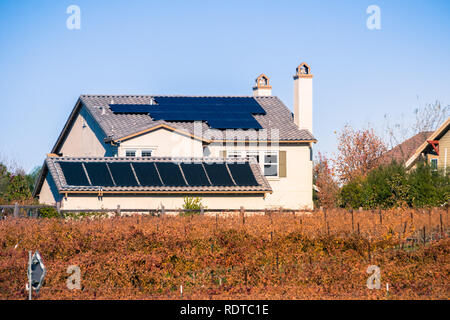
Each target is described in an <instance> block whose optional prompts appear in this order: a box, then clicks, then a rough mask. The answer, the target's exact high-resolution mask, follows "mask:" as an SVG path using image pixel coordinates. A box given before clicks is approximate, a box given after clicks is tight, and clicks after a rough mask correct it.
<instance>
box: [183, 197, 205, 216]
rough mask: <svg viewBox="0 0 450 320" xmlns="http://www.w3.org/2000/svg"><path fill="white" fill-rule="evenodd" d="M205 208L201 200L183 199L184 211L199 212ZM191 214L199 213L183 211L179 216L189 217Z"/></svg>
mask: <svg viewBox="0 0 450 320" xmlns="http://www.w3.org/2000/svg"><path fill="white" fill-rule="evenodd" d="M201 208H206V207H204V206H203V205H202V198H199V197H184V203H183V209H184V210H201ZM193 214H200V211H184V212H182V213H181V214H180V215H184V216H189V215H193Z"/></svg>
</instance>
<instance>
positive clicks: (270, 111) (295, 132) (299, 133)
mask: <svg viewBox="0 0 450 320" xmlns="http://www.w3.org/2000/svg"><path fill="white" fill-rule="evenodd" d="M155 97H193V98H205V97H212V96H154V95H81V96H80V98H79V100H78V101H77V104H76V105H75V108H74V110H73V111H72V113H71V115H70V117H69V119H68V121H67V123H66V125H65V127H64V129H63V132H61V135H60V137H59V138H58V141H57V142H56V144H55V146H54V148H53V150H52V153H57V152H58V149H59V147H60V145H61V143H62V141H63V140H64V137H65V135H67V131H68V129H69V128H70V123H71V122H73V121H74V118H75V116H76V115H77V114H78V112H79V111H80V108H81V107H83V106H84V107H85V108H86V110H87V111H88V113H89V114H90V115H91V116H92V118H93V119H94V120H95V121H96V122H97V124H98V125H99V127H100V128H101V130H102V131H103V132H104V133H105V139H106V140H107V141H114V142H117V141H122V140H126V139H129V138H130V137H134V136H136V135H139V134H143V133H145V132H148V131H151V130H152V129H154V128H156V127H158V126H160V127H165V128H167V129H170V130H174V131H177V132H180V133H184V134H186V135H188V136H191V137H193V138H200V139H202V140H204V141H206V142H211V141H212V140H214V141H216V142H223V141H226V140H227V139H222V140H219V139H217V138H215V139H214V132H217V131H218V129H210V128H209V126H208V125H207V124H206V122H204V121H202V122H201V133H202V137H196V136H195V132H194V122H193V121H186V122H181V121H164V120H157V121H155V120H153V119H152V118H151V117H150V116H149V115H147V114H115V113H113V112H112V111H111V109H110V107H109V105H110V104H151V103H152V102H151V101H152V100H153V99H154V98H155ZM214 97H215V98H226V99H233V98H238V96H214ZM239 97H252V96H239ZM252 98H254V99H255V100H256V101H257V102H258V104H259V105H260V106H261V107H262V108H263V109H264V111H265V112H266V114H265V115H262V114H256V115H254V118H255V119H256V121H257V122H258V123H259V124H260V125H261V127H262V128H263V129H262V130H233V129H231V130H230V129H228V130H226V132H227V134H229V135H228V136H231V137H232V140H233V141H243V140H249V141H257V140H259V141H279V142H286V143H289V142H316V141H317V140H316V139H315V138H314V136H313V135H312V134H311V133H310V132H309V131H308V130H305V129H299V128H298V127H297V126H296V125H295V123H294V120H293V116H292V113H291V111H290V110H289V109H288V108H287V107H286V106H285V105H284V104H283V103H282V102H281V100H280V99H278V98H277V97H274V96H269V97H252ZM220 131H221V132H224V131H225V130H220ZM223 136H224V138H226V137H227V135H225V134H224V135H223Z"/></svg>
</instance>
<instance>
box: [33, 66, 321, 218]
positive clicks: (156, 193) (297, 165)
mask: <svg viewBox="0 0 450 320" xmlns="http://www.w3.org/2000/svg"><path fill="white" fill-rule="evenodd" d="M312 81H313V75H312V74H311V72H310V67H309V66H308V65H307V64H306V63H302V64H300V65H299V66H298V67H297V69H296V73H295V75H294V83H293V85H294V97H293V101H294V106H293V110H294V112H293V113H292V112H291V111H290V110H289V109H288V108H287V107H286V105H285V104H283V102H282V101H280V99H278V98H277V97H275V96H272V94H271V91H272V89H271V86H270V84H269V78H268V77H267V76H265V75H264V74H262V75H260V76H259V77H258V78H257V79H256V84H255V86H254V88H253V95H251V96H239V97H236V96H220V97H219V96H158V95H139V96H138V95H81V96H80V97H79V99H78V101H77V102H76V104H75V107H74V108H73V110H72V112H71V114H70V116H69V118H68V120H67V122H66V124H65V126H64V128H63V130H62V132H61V134H60V135H59V137H58V139H57V141H56V143H55V145H54V147H53V149H52V150H51V152H50V153H49V154H47V158H46V160H45V162H44V165H43V169H42V171H41V175H40V177H39V179H38V182H37V185H36V188H35V191H34V196H35V197H37V198H38V199H39V202H40V203H42V204H51V205H54V204H56V203H59V205H60V207H61V208H63V209H80V210H82V209H114V208H116V207H117V206H118V205H120V207H121V208H128V209H147V208H148V209H154V208H158V207H160V206H161V205H163V206H164V207H165V208H170V209H175V208H181V206H182V204H183V201H184V197H185V196H196V197H201V198H202V203H203V205H204V206H206V207H208V208H210V209H238V208H240V207H241V206H243V207H245V208H248V209H266V208H279V207H283V208H286V209H294V210H297V209H312V208H313V200H312V190H313V181H312V144H313V143H316V142H317V140H316V139H315V138H314V136H313V128H312V120H313V119H312V114H313V104H312Z"/></svg>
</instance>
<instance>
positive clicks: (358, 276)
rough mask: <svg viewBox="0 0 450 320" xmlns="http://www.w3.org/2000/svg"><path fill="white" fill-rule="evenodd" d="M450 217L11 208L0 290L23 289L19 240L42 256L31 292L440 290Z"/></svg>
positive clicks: (406, 294)
mask: <svg viewBox="0 0 450 320" xmlns="http://www.w3.org/2000/svg"><path fill="white" fill-rule="evenodd" d="M449 226H450V225H449V214H448V210H447V209H433V210H409V209H405V210H402V209H395V210H388V211H378V210H373V211H347V210H343V209H336V210H329V211H315V212H313V213H299V212H296V213H295V212H290V213H286V212H273V213H270V214H265V215H251V214H250V213H247V214H243V213H240V212H236V213H235V214H234V215H227V216H225V215H221V214H215V213H213V214H210V215H208V214H206V215H192V216H184V217H179V216H174V217H170V216H163V217H155V216H146V215H135V216H130V217H112V218H102V217H96V218H82V219H57V218H51V219H49V218H46V219H44V218H43V219H27V218H16V219H13V218H8V219H5V220H1V221H0V299H26V297H27V292H26V291H25V284H26V282H27V273H26V272H27V261H28V250H33V251H34V250H39V252H40V253H41V255H42V257H43V260H44V263H45V265H46V267H47V275H46V279H45V283H44V285H43V287H42V289H41V291H40V292H39V295H38V296H36V297H35V299H448V298H449V289H450V286H449V284H450V281H449V280H450V259H449V250H450V239H449V238H448V234H449V231H450V228H449ZM71 265H77V266H79V268H80V270H81V289H80V290H78V289H75V290H69V289H68V288H67V286H66V281H67V278H68V277H69V274H68V273H67V268H68V267H69V266H71ZM370 265H376V266H378V267H379V268H380V274H381V288H380V289H372V290H370V289H368V287H367V279H368V278H369V276H371V274H369V273H367V268H368V267H369V266H370ZM387 284H388V285H389V287H388V290H387V286H386V285H387ZM180 286H182V293H181V292H180Z"/></svg>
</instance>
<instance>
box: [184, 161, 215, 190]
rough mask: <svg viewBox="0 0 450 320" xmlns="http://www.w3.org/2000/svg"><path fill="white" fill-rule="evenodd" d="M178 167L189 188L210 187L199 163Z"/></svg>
mask: <svg viewBox="0 0 450 320" xmlns="http://www.w3.org/2000/svg"><path fill="white" fill-rule="evenodd" d="M180 166H181V169H182V170H183V173H184V176H185V177H186V180H187V182H188V184H189V185H190V186H210V185H211V184H210V183H209V180H208V177H207V176H206V172H205V169H203V165H202V164H201V163H181V164H180Z"/></svg>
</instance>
